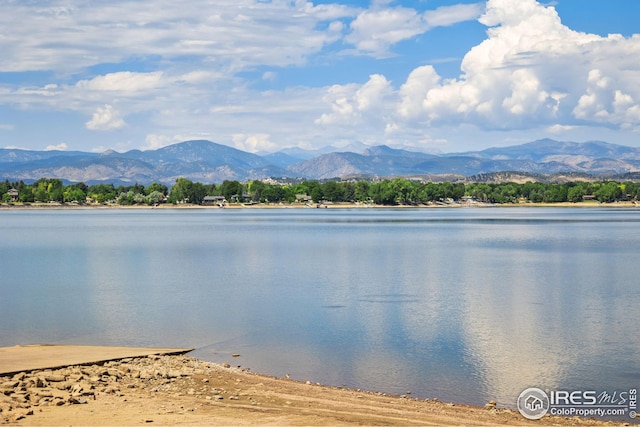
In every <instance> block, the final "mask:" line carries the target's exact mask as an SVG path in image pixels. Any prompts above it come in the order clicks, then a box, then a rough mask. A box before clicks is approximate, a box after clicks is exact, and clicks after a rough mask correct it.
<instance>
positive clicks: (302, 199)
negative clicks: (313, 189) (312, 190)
mask: <svg viewBox="0 0 640 427" xmlns="http://www.w3.org/2000/svg"><path fill="white" fill-rule="evenodd" d="M312 201H313V200H311V196H308V195H306V194H296V202H297V203H311V202H312Z"/></svg>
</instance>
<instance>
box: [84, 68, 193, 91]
mask: <svg viewBox="0 0 640 427" xmlns="http://www.w3.org/2000/svg"><path fill="white" fill-rule="evenodd" d="M191 78H193V76H192V77H191ZM161 79H162V72H161V71H156V72H153V73H133V72H130V71H123V72H118V73H110V74H105V75H102V76H97V77H94V78H93V79H91V80H80V81H79V82H78V83H76V86H77V87H78V88H80V89H88V90H95V91H122V92H137V91H142V90H149V89H153V88H155V87H157V86H158V85H159V84H160V82H161Z"/></svg>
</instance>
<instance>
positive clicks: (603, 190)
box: [595, 181, 622, 203]
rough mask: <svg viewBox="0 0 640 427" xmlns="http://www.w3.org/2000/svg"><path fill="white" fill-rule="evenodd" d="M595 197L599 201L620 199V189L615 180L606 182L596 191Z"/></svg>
mask: <svg viewBox="0 0 640 427" xmlns="http://www.w3.org/2000/svg"><path fill="white" fill-rule="evenodd" d="M595 196H596V199H597V200H598V201H599V202H601V203H611V202H615V201H616V200H620V198H621V197H622V189H621V188H620V184H618V183H617V182H613V181H610V182H607V183H605V184H604V185H602V186H601V187H600V188H599V189H598V190H597V191H596V194H595Z"/></svg>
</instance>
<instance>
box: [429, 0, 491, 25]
mask: <svg viewBox="0 0 640 427" xmlns="http://www.w3.org/2000/svg"><path fill="white" fill-rule="evenodd" d="M482 10H483V4H482V3H475V4H456V5H453V6H441V7H439V8H437V9H435V10H429V11H426V12H425V13H424V15H423V19H424V22H425V23H426V24H427V27H428V28H435V27H448V26H449V25H453V24H457V23H458V22H464V21H471V20H474V19H477V18H478V17H479V16H480V14H481V13H482Z"/></svg>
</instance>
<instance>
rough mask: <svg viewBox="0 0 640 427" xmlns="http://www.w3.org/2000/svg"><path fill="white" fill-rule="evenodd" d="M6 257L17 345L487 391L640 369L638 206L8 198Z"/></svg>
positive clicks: (578, 381) (515, 390) (335, 379)
mask: <svg viewBox="0 0 640 427" xmlns="http://www.w3.org/2000/svg"><path fill="white" fill-rule="evenodd" d="M0 271H1V273H0V274H1V275H0V281H1V282H0V283H1V284H0V346H13V345H18V344H30V343H56V344H87V345H118V346H158V347H193V348H197V350H196V351H194V352H193V353H192V355H194V356H196V357H198V358H200V359H205V360H210V361H214V362H229V363H231V364H233V365H242V366H245V367H249V368H251V370H253V371H256V372H261V373H265V374H270V375H275V376H280V377H281V376H284V375H286V374H289V375H290V376H291V378H294V379H298V380H302V381H306V380H310V381H312V382H320V383H325V384H331V385H337V386H342V385H345V386H347V387H351V388H360V389H367V390H375V391H382V392H387V393H393V394H404V393H406V392H407V391H411V393H412V396H414V397H423V398H433V397H437V398H439V399H440V400H444V401H455V402H464V403H471V404H481V405H482V404H484V403H486V402H487V401H488V400H490V399H494V400H496V401H497V402H498V404H499V405H507V406H514V405H515V401H516V399H517V397H518V394H519V393H520V392H521V391H522V390H523V389H525V388H527V387H534V386H535V387H540V388H542V389H586V388H597V389H607V388H608V389H611V390H620V391H622V390H628V389H629V388H630V387H637V386H638V385H640V357H638V350H639V349H640V334H638V327H639V325H640V310H639V309H638V304H639V302H640V286H639V280H640V279H639V278H640V210H636V209H634V208H626V209H615V208H589V209H584V208H583V209H580V208H542V207H540V208H532V207H529V208H517V207H514V208H460V209H352V210H349V209H244V210H236V209H192V210H191V209H153V210H152V209H113V210H111V209H105V210H102V209H95V210H92V209H88V210H4V211H0ZM233 353H238V354H240V355H241V356H240V357H238V358H233V357H232V356H231V355H232V354H233Z"/></svg>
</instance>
